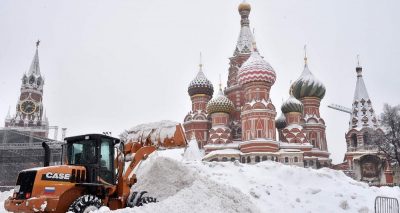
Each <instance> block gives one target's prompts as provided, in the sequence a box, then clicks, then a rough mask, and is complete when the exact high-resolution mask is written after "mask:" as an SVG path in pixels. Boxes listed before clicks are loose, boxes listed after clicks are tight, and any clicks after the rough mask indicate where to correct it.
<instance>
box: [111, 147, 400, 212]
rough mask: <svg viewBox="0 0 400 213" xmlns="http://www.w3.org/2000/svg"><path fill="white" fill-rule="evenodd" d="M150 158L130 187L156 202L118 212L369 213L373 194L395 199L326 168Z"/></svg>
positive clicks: (390, 191)
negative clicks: (155, 198)
mask: <svg viewBox="0 0 400 213" xmlns="http://www.w3.org/2000/svg"><path fill="white" fill-rule="evenodd" d="M162 152H169V150H166V151H161V152H160V151H159V152H158V153H162ZM163 155H164V154H163ZM179 157H180V156H175V157H174V158H175V159H179ZM150 159H151V160H149V161H145V162H144V163H143V164H142V167H141V168H140V169H139V170H138V172H139V173H138V183H137V184H136V185H135V186H134V190H135V191H140V190H146V191H148V192H149V195H150V196H154V197H157V198H158V200H160V202H158V203H155V204H149V205H145V206H143V207H138V208H134V209H124V210H119V211H117V212H168V213H170V212H248V211H250V212H289V213H290V212H293V213H294V212H296V213H297V212H332V213H333V212H335V213H336V212H364V213H366V212H374V200H375V197H376V196H388V197H395V198H397V199H400V189H399V188H397V187H393V188H390V187H381V188H377V187H369V186H368V185H367V184H365V183H360V182H357V181H355V180H353V179H351V178H349V177H347V176H346V175H344V174H343V173H342V172H340V171H335V170H331V169H320V170H314V169H310V168H301V167H296V166H286V165H283V164H280V163H277V162H272V161H265V162H261V163H258V164H255V165H249V164H241V163H239V162H238V161H236V162H196V161H192V162H186V161H176V160H173V159H169V158H166V157H160V156H152V157H151V158H150Z"/></svg>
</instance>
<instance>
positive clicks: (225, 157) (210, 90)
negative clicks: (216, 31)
mask: <svg viewBox="0 0 400 213" xmlns="http://www.w3.org/2000/svg"><path fill="white" fill-rule="evenodd" d="M238 10H239V14H240V17H241V20H240V26H241V28H240V33H239V38H238V41H237V44H236V47H235V50H234V53H233V56H232V57H230V58H229V60H230V62H229V68H228V73H229V74H228V81H227V87H226V88H225V89H224V91H223V90H222V87H221V85H220V86H219V88H218V92H217V95H216V96H215V97H213V94H214V87H213V84H212V83H211V82H210V81H209V80H208V79H207V77H206V75H205V74H204V72H203V70H202V64H200V67H199V71H198V73H197V75H196V76H195V78H194V79H193V80H192V81H191V82H190V84H189V87H188V93H189V96H190V99H191V101H192V109H191V111H190V112H189V113H188V114H187V115H186V116H185V118H184V123H183V125H184V128H185V133H186V136H187V138H191V137H193V136H194V137H195V138H196V140H197V141H198V143H199V146H200V147H201V148H203V149H204V151H205V154H206V155H205V157H204V158H203V160H206V161H234V160H239V161H240V162H242V163H257V162H261V161H265V160H272V161H278V162H282V163H284V164H293V165H298V166H304V167H312V168H320V167H327V166H330V165H331V159H330V158H329V155H330V153H329V152H328V147H327V142H326V136H325V127H326V126H325V122H324V119H323V118H322V117H321V115H320V113H319V107H320V102H321V100H322V99H323V98H324V95H325V91H326V89H325V86H324V85H323V84H322V82H320V81H319V80H318V79H317V78H316V77H315V76H314V75H313V74H312V72H311V71H310V69H309V67H308V63H307V57H305V58H304V61H305V63H304V69H303V72H302V73H301V74H300V76H299V77H298V79H297V80H296V81H294V82H293V83H292V85H291V86H290V88H288V90H289V98H288V99H287V100H286V101H284V102H283V104H282V107H281V114H280V115H279V116H278V117H277V110H276V108H275V106H274V104H273V103H272V100H271V98H270V91H271V88H272V86H273V85H274V83H275V80H276V77H277V73H276V72H275V70H274V69H273V68H272V66H271V65H270V64H269V63H268V62H267V61H266V60H265V59H264V58H263V56H262V55H261V54H260V51H259V49H258V48H257V46H256V41H255V39H254V35H253V33H252V32H251V29H250V21H249V14H250V11H251V6H250V4H248V3H246V2H243V3H241V4H240V5H239V8H238Z"/></svg>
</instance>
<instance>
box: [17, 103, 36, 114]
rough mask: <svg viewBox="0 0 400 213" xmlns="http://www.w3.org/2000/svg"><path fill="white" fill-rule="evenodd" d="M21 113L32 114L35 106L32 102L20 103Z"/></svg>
mask: <svg viewBox="0 0 400 213" xmlns="http://www.w3.org/2000/svg"><path fill="white" fill-rule="evenodd" d="M20 108H21V111H22V112H23V113H25V114H32V113H34V112H35V110H36V104H35V103H34V102H33V101H24V102H22V103H21V107H20Z"/></svg>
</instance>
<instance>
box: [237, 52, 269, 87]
mask: <svg viewBox="0 0 400 213" xmlns="http://www.w3.org/2000/svg"><path fill="white" fill-rule="evenodd" d="M253 46H254V47H255V44H253ZM238 78H239V84H241V85H243V84H246V83H250V82H255V81H263V82H266V83H268V84H269V85H271V86H272V85H273V84H274V83H275V80H276V74H275V71H274V69H273V68H272V67H271V65H270V64H269V63H268V62H267V61H265V60H264V59H263V58H262V57H261V56H260V53H258V51H257V50H256V49H255V50H253V52H252V53H251V55H250V57H249V59H247V61H246V62H244V63H243V65H242V66H241V67H240V69H239V74H238Z"/></svg>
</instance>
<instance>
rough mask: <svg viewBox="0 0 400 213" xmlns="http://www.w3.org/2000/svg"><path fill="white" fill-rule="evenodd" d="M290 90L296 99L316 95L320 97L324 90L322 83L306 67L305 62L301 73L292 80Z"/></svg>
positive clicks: (323, 94) (322, 96)
mask: <svg viewBox="0 0 400 213" xmlns="http://www.w3.org/2000/svg"><path fill="white" fill-rule="evenodd" d="M291 90H292V91H293V95H294V97H296V98H297V99H301V98H304V97H316V98H319V99H322V98H324V96H325V92H326V89H325V86H324V84H322V82H321V81H319V80H318V79H316V78H315V76H314V75H313V74H312V73H311V71H310V69H308V65H307V63H306V64H305V65H304V70H303V73H301V75H300V77H299V78H298V79H297V80H296V81H295V82H293V84H292V86H291Z"/></svg>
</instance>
